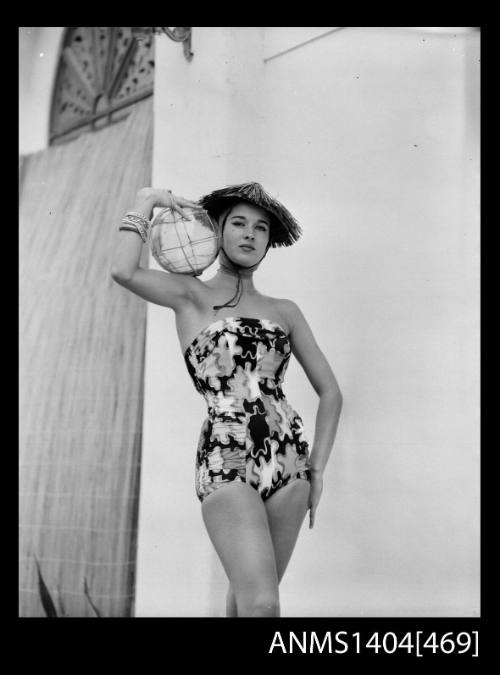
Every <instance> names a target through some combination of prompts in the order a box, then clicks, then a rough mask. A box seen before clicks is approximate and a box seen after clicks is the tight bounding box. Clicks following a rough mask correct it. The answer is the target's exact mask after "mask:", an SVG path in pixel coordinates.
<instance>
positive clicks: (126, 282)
mask: <svg viewBox="0 0 500 675" xmlns="http://www.w3.org/2000/svg"><path fill="white" fill-rule="evenodd" d="M190 206H198V204H197V203H196V202H193V201H191V200H188V199H184V198H183V197H176V196H175V195H173V194H172V193H171V192H170V190H157V189H154V188H142V189H141V190H139V191H138V193H137V195H136V198H135V202H134V205H133V208H132V209H131V210H132V211H134V212H135V213H139V214H141V215H143V216H144V217H145V218H147V219H148V220H149V219H150V218H151V214H152V212H153V208H154V207H167V208H171V209H172V210H174V211H177V212H178V213H180V214H181V215H184V213H183V211H182V208H183V207H190ZM117 237H118V242H117V245H116V249H115V256H114V259H113V264H112V267H111V276H112V277H113V279H114V281H116V283H118V284H120V286H123V287H124V288H126V289H127V290H129V291H131V292H132V293H135V294H136V295H139V296H140V297H141V298H143V299H144V300H147V301H149V302H154V303H155V304H157V305H163V306H165V307H171V308H172V309H174V310H177V309H178V308H179V307H180V305H181V304H182V303H184V302H185V301H186V300H187V299H188V298H189V297H190V296H191V294H192V292H193V291H194V286H195V285H196V284H197V280H196V279H194V278H193V277H191V276H189V275H185V274H175V273H169V272H161V271H159V270H149V269H144V268H142V267H140V265H139V262H140V258H141V253H142V247H143V242H142V239H141V237H140V235H139V233H138V232H137V233H136V232H132V231H130V230H120V231H119V232H118V233H117Z"/></svg>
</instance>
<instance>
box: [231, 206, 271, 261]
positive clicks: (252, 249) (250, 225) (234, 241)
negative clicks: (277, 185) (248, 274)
mask: <svg viewBox="0 0 500 675" xmlns="http://www.w3.org/2000/svg"><path fill="white" fill-rule="evenodd" d="M270 233H271V219H270V216H269V214H268V212H267V211H266V210H265V209H261V208H259V207H258V206H253V205H252V204H248V203H247V202H240V203H239V204H236V205H235V206H233V208H232V209H231V211H230V212H229V215H228V216H227V218H226V224H225V226H224V248H225V249H226V251H227V252H228V254H229V255H230V256H231V258H234V260H235V262H241V264H242V265H245V266H247V267H248V266H250V265H252V264H255V263H256V262H257V261H258V260H260V259H261V258H262V256H263V255H264V253H265V252H266V246H267V243H268V242H269V237H270ZM245 245H246V246H248V248H242V246H245Z"/></svg>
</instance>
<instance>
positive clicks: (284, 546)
mask: <svg viewBox="0 0 500 675" xmlns="http://www.w3.org/2000/svg"><path fill="white" fill-rule="evenodd" d="M309 486H310V484H309V482H308V481H306V480H302V479H301V480H295V481H293V482H292V483H289V484H288V485H286V486H285V487H282V488H280V489H279V490H277V492H275V493H274V494H273V495H272V496H271V497H269V499H267V500H266V501H265V502H264V506H265V509H266V513H267V518H268V523H269V529H270V532H271V539H272V541H273V549H274V557H275V560H276V571H277V573H278V581H281V579H282V578H283V575H284V573H285V570H286V568H287V565H288V563H289V561H290V558H291V555H292V553H293V549H294V548H295V544H296V542H297V537H298V535H299V531H300V528H301V527H302V524H303V522H304V518H305V516H306V513H307V504H308V500H309V489H310V487H309ZM226 616H230V617H234V616H238V614H237V609H236V598H235V595H234V591H233V589H232V586H231V584H230V585H229V589H228V592H227V598H226Z"/></svg>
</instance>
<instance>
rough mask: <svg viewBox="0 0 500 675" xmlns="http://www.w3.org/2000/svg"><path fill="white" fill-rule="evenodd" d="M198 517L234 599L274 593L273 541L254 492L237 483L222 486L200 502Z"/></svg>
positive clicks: (275, 588) (275, 580)
mask: <svg viewBox="0 0 500 675" xmlns="http://www.w3.org/2000/svg"><path fill="white" fill-rule="evenodd" d="M202 514H203V520H204V523H205V527H206V528H207V532H208V535H209V537H210V539H211V541H212V544H213V545H214V548H215V550H216V551H217V554H218V556H219V558H220V560H221V562H222V565H223V567H224V569H225V571H226V574H227V576H228V578H229V581H230V583H231V585H232V587H233V589H234V592H235V594H236V596H237V597H238V596H240V597H241V596H242V595H245V596H248V595H249V594H259V593H260V594H264V595H266V594H267V595H272V594H277V589H278V575H277V571H276V561H275V558H274V548H273V541H272V538H271V533H270V530H269V523H268V520H267V513H266V509H265V507H264V503H263V502H262V499H261V498H260V496H259V495H258V493H257V492H256V491H255V490H254V489H253V488H251V487H250V486H249V485H247V484H245V483H243V482H239V481H237V482H234V483H230V484H228V485H224V486H223V487H220V488H219V489H218V490H216V491H215V492H212V493H211V494H210V495H208V496H207V497H206V498H205V499H204V500H203V502H202Z"/></svg>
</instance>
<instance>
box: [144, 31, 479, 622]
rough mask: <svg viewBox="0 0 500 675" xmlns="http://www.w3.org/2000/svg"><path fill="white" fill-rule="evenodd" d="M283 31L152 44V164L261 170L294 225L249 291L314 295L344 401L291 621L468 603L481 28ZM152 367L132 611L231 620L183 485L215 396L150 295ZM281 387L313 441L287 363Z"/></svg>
mask: <svg viewBox="0 0 500 675" xmlns="http://www.w3.org/2000/svg"><path fill="white" fill-rule="evenodd" d="M283 30H284V29H283V28H267V29H259V28H253V29H252V28H235V29H223V28H195V29H194V38H193V50H194V59H193V61H192V62H191V63H188V62H187V61H185V59H184V56H183V54H182V48H181V46H180V45H178V44H175V43H173V42H171V41H169V40H168V38H167V37H166V36H161V37H159V38H157V52H156V83H155V160H154V172H153V175H154V183H155V185H157V186H161V187H170V188H172V189H173V191H174V192H175V193H178V194H183V195H185V196H187V197H198V196H200V195H201V194H203V193H205V192H207V191H209V190H212V189H214V188H215V187H219V186H222V185H224V184H227V183H231V182H238V181H240V180H249V179H255V180H259V181H261V182H262V183H263V184H264V186H266V188H267V189H268V190H269V191H270V192H271V193H273V194H275V195H276V196H277V197H278V198H280V199H282V200H283V202H284V203H285V204H286V205H287V207H288V208H289V209H290V210H291V211H292V213H294V215H296V217H297V218H298V219H299V221H300V222H301V223H302V225H303V228H304V236H303V238H302V239H301V240H300V241H299V242H298V243H297V244H296V245H294V246H292V247H291V248H288V249H284V250H276V251H272V253H270V255H269V256H267V257H266V259H265V261H264V262H263V264H262V266H261V267H260V268H259V271H258V273H257V274H256V285H257V287H258V288H259V289H261V290H262V291H263V292H266V293H268V294H270V295H276V296H281V297H283V296H287V297H290V298H292V299H294V300H295V301H296V302H297V303H298V304H299V305H300V306H301V307H302V309H303V311H304V313H305V315H306V317H307V319H308V320H309V323H310V325H311V327H312V329H313V331H314V333H315V335H316V338H317V341H318V343H319V344H320V346H321V348H322V349H323V351H324V352H325V354H326V356H327V358H328V360H329V361H330V363H331V365H332V368H333V370H334V372H335V373H336V375H337V377H338V379H339V382H340V384H341V388H342V391H343V394H344V410H343V414H342V418H341V423H340V427H339V432H338V439H337V442H336V444H335V448H334V451H333V455H332V458H331V461H330V463H329V465H328V468H327V472H326V477H325V491H324V495H323V498H322V502H321V505H320V508H319V511H318V519H317V525H316V527H315V529H314V530H312V531H309V530H308V529H306V528H304V530H303V532H302V534H301V537H300V539H299V543H298V545H297V549H296V552H295V554H294V558H293V559H292V562H291V564H290V567H289V569H288V571H287V575H286V577H285V580H284V581H283V584H282V611H283V616H292V615H296V616H305V615H312V616H322V615H325V616H363V615H365V616H367V615H372V616H384V615H392V616H404V615H408V616H437V615H441V616H446V615H450V616H452V615H476V614H477V613H478V611H479V458H478V358H479V357H478V246H479V234H478V180H479V179H478V98H479V84H478V72H479V63H478V59H479V53H478V52H479V44H478V43H479V36H478V34H477V33H468V32H460V31H457V33H456V37H454V35H453V33H448V32H445V33H440V32H434V33H430V32H429V33H421V32H418V31H410V30H406V29H403V28H402V29H392V28H389V29H376V28H371V29H362V28H347V29H343V30H339V31H333V30H332V29H329V28H318V29H313V28H304V29H303V35H302V37H301V36H300V34H299V35H297V33H294V36H292V37H293V39H291V40H290V39H285V37H284V36H283V33H282V31H283ZM294 31H297V29H294ZM322 33H324V36H323V37H321V34H322ZM302 38H303V39H302ZM312 38H317V39H312ZM299 43H304V44H302V46H298V45H299ZM294 45H296V48H292V47H293V46H294ZM297 270H298V273H297ZM214 272H215V266H214V268H210V269H209V270H207V271H206V272H205V273H204V275H203V277H202V278H203V279H207V278H210V277H211V276H212V275H213V274H214ZM145 377H146V393H145V396H146V400H145V416H144V452H143V469H142V478H141V506H140V516H139V518H140V522H139V567H138V589H137V591H138V592H137V602H136V608H137V615H138V616H184V615H188V616H207V615H209V614H210V615H212V616H217V615H218V616H221V615H222V614H223V609H224V598H223V594H224V592H225V580H224V575H223V573H222V570H221V567H220V563H219V562H218V560H217V558H216V556H215V554H214V553H213V552H212V549H211V545H210V543H209V541H208V537H207V535H206V533H205V530H204V527H203V524H202V520H201V513H200V505H199V502H198V500H197V498H196V496H195V493H194V484H193V478H194V460H195V450H196V443H197V440H198V434H199V430H200V427H201V424H202V421H203V419H204V417H205V413H206V409H205V403H204V401H203V399H202V397H201V396H199V394H197V393H196V391H195V390H194V387H193V385H192V383H191V381H190V380H189V376H188V374H187V371H186V369H185V366H184V363H183V361H182V355H181V350H180V347H179V345H178V341H177V335H176V331H175V324H174V316H173V313H172V312H171V311H170V310H168V309H163V308H160V307H156V306H153V305H149V307H148V335H147V351H146V376H145ZM285 393H286V394H287V397H288V398H289V400H290V401H291V403H292V405H294V407H296V408H297V409H298V410H299V411H300V412H301V414H302V416H303V418H304V421H305V425H306V430H308V432H309V433H308V435H309V438H310V440H311V441H312V440H313V431H314V422H315V414H316V408H317V398H316V396H315V394H314V391H313V389H312V387H311V386H310V384H309V383H308V381H307V379H306V378H305V375H304V373H303V372H302V370H301V369H300V367H299V365H298V363H297V362H296V361H295V360H292V362H291V364H290V368H289V370H288V374H287V381H286V382H285Z"/></svg>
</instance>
